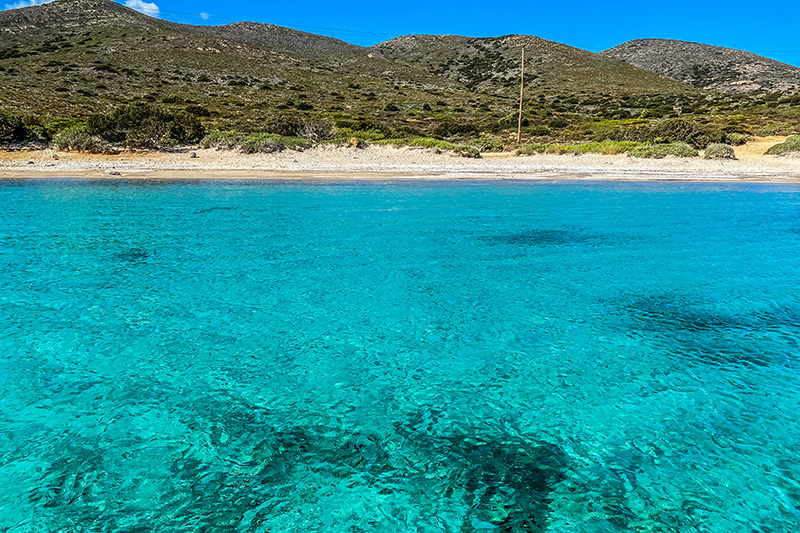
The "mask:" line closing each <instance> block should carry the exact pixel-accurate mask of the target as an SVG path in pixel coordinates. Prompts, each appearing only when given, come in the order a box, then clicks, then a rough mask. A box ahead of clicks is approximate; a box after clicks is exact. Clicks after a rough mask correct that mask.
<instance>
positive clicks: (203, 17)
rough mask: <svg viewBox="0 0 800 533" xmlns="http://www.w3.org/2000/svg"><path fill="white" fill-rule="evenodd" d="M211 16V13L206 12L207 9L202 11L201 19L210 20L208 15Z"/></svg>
mask: <svg viewBox="0 0 800 533" xmlns="http://www.w3.org/2000/svg"><path fill="white" fill-rule="evenodd" d="M210 16H211V15H209V14H208V13H206V12H205V11H204V12H202V13H200V18H201V19H203V20H208V17H210Z"/></svg>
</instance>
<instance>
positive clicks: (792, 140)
mask: <svg viewBox="0 0 800 533" xmlns="http://www.w3.org/2000/svg"><path fill="white" fill-rule="evenodd" d="M788 153H800V135H792V136H791V137H789V138H788V139H786V140H785V141H784V142H782V143H780V144H776V145H775V146H770V148H769V150H767V155H781V154H788Z"/></svg>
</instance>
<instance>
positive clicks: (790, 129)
mask: <svg viewBox="0 0 800 533" xmlns="http://www.w3.org/2000/svg"><path fill="white" fill-rule="evenodd" d="M798 129H800V127H799V126H797V125H792V124H783V123H782V124H767V125H765V126H761V127H760V128H758V129H757V130H756V135H757V136H759V137H772V136H773V135H791V134H792V133H796V132H797V131H798Z"/></svg>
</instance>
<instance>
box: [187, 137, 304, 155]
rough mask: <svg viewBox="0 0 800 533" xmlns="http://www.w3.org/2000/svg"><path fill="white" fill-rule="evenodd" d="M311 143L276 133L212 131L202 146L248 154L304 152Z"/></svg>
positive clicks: (201, 143) (204, 139)
mask: <svg viewBox="0 0 800 533" xmlns="http://www.w3.org/2000/svg"><path fill="white" fill-rule="evenodd" d="M310 145H311V143H310V142H309V141H308V140H306V139H299V138H296V137H285V136H282V135H276V134H274V133H263V132H260V133H247V134H245V133H241V132H232V131H212V132H210V133H209V134H208V135H206V136H205V137H204V138H203V140H202V141H200V146H202V147H203V148H218V149H222V150H234V149H239V150H241V151H242V152H243V153H246V154H255V153H272V152H280V151H283V150H286V149H287V148H289V149H292V150H303V149H304V148H308V147H309V146H310Z"/></svg>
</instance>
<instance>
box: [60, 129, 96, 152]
mask: <svg viewBox="0 0 800 533" xmlns="http://www.w3.org/2000/svg"><path fill="white" fill-rule="evenodd" d="M51 142H52V144H53V146H54V147H55V148H58V149H59V150H75V151H79V152H92V153H105V152H108V151H109V150H110V145H109V144H108V143H107V142H105V141H103V139H101V138H99V137H97V136H94V135H91V134H90V133H89V131H88V129H87V128H86V127H85V126H71V127H69V128H66V129H62V130H61V131H59V132H57V133H56V134H54V135H53V139H52V141H51Z"/></svg>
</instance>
